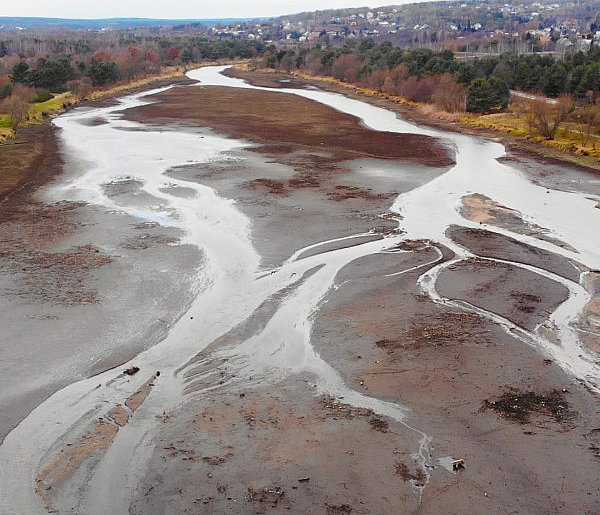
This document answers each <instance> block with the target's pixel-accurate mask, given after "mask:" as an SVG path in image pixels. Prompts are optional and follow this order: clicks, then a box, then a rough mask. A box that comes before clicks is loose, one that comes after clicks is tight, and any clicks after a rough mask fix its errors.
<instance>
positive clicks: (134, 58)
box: [0, 34, 265, 141]
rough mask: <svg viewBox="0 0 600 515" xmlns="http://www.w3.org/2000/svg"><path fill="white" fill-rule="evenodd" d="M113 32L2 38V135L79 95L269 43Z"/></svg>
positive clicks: (168, 74) (244, 54)
mask: <svg viewBox="0 0 600 515" xmlns="http://www.w3.org/2000/svg"><path fill="white" fill-rule="evenodd" d="M71 36H72V34H71ZM114 36H115V35H111V36H110V38H109V36H106V37H100V36H99V35H91V36H88V37H87V38H81V39H69V38H64V39H58V38H52V37H49V36H46V37H45V38H44V37H41V38H40V39H35V38H32V39H26V38H25V39H20V40H18V39H17V38H12V39H10V38H9V39H8V40H6V41H3V45H2V55H0V141H4V140H6V139H8V138H11V137H13V136H14V134H15V133H16V131H17V130H18V128H19V127H22V126H24V125H27V124H31V123H36V122H38V121H39V120H41V119H43V117H45V116H50V115H52V114H55V113H56V112H59V111H60V110H62V109H64V108H65V107H67V106H69V105H72V104H73V103H75V102H77V101H78V100H81V99H85V98H91V99H96V98H100V97H102V96H106V95H108V94H112V93H116V92H119V91H124V90H126V89H128V88H131V87H140V86H144V85H146V84H149V83H151V82H154V81H156V80H163V79H170V78H175V77H177V76H181V75H182V74H183V73H184V72H185V69H186V68H187V67H190V66H195V65H197V64H198V63H202V62H214V61H216V60H231V59H240V58H242V59H243V58H250V57H256V56H258V55H261V54H262V52H263V51H264V49H265V45H264V43H262V42H249V41H209V40H207V39H203V38H192V37H185V38H175V39H169V38H166V37H148V38H140V37H136V36H130V37H126V36H127V35H126V34H120V37H119V38H118V39H111V38H114ZM107 38H108V39H107Z"/></svg>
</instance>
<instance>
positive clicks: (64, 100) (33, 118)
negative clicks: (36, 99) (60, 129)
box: [29, 92, 74, 123]
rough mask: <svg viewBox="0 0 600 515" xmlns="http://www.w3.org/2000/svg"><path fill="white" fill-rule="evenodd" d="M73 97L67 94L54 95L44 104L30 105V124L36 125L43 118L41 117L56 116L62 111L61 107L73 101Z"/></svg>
mask: <svg viewBox="0 0 600 515" xmlns="http://www.w3.org/2000/svg"><path fill="white" fill-rule="evenodd" d="M73 100H74V99H73V95H72V94H71V93H69V92H67V93H61V94H60V95H56V96H55V97H54V98H52V99H50V100H46V102H40V103H39V104H32V105H31V107H30V108H29V118H30V123H36V122H38V121H40V120H41V119H42V118H43V115H44V114H46V115H51V114H58V113H60V112H61V111H62V110H63V105H64V104H68V103H71V102H72V101H73Z"/></svg>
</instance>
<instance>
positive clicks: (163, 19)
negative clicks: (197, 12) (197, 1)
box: [0, 14, 286, 21]
mask: <svg viewBox="0 0 600 515" xmlns="http://www.w3.org/2000/svg"><path fill="white" fill-rule="evenodd" d="M282 16H286V15H285V14H284V15H282ZM277 17H278V16H231V17H226V18H146V17H139V16H115V17H111V18H68V17H64V16H2V15H0V20H72V21H113V20H140V21H219V20H267V19H269V18H277Z"/></svg>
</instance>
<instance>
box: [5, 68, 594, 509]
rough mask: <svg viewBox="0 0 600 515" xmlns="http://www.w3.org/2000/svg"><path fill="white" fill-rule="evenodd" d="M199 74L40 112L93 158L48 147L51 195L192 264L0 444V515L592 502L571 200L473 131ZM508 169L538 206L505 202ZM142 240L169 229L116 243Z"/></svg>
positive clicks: (579, 242)
mask: <svg viewBox="0 0 600 515" xmlns="http://www.w3.org/2000/svg"><path fill="white" fill-rule="evenodd" d="M194 73H196V72H194ZM197 78H199V79H201V80H202V81H203V82H204V83H205V84H211V83H214V84H220V85H221V86H220V87H212V86H200V87H198V86H192V87H189V88H177V89H174V90H170V91H167V92H164V93H160V94H158V95H154V96H153V97H152V98H153V101H157V102H158V103H155V104H150V105H145V106H143V105H140V104H142V103H143V99H130V100H127V101H126V104H125V105H126V106H128V107H130V109H128V110H127V111H125V115H126V117H125V118H126V119H122V118H120V115H119V113H118V108H106V109H104V110H103V109H99V110H92V111H90V112H81V113H74V114H73V116H72V118H71V119H69V118H66V119H63V120H62V122H59V123H61V124H62V126H63V127H64V131H65V138H66V139H65V143H66V144H67V145H68V146H69V148H70V149H71V152H73V151H74V150H78V151H79V152H81V153H82V154H84V155H85V156H86V158H87V159H91V158H93V157H94V156H95V157H96V158H97V167H96V168H95V169H94V168H92V169H85V168H81V163H78V162H77V161H76V160H71V161H69V162H70V166H71V167H72V169H71V172H72V176H71V180H72V182H71V183H66V184H62V185H61V184H58V185H57V186H58V187H57V188H56V190H55V191H54V194H55V195H57V194H59V195H64V196H65V197H67V198H85V199H88V201H89V202H90V203H92V204H94V205H96V206H98V208H103V209H105V210H106V211H105V216H106V217H108V219H111V217H113V216H117V212H118V211H117V210H120V211H121V214H122V213H123V212H124V213H126V214H127V216H129V217H132V218H133V217H136V216H137V217H139V218H140V219H139V220H138V223H141V224H149V223H151V224H155V225H156V226H158V227H159V228H163V229H166V227H165V226H171V225H172V226H174V227H170V228H169V231H170V232H173V231H175V234H176V235H177V236H178V237H179V238H181V239H182V241H183V242H185V244H186V245H188V246H190V247H193V248H196V249H197V250H198V251H199V252H201V253H202V256H203V261H202V267H199V268H198V269H197V275H196V277H195V279H194V280H195V282H196V288H197V290H196V291H197V292H198V294H197V296H196V297H195V299H194V300H193V301H192V302H191V304H189V305H188V306H187V307H186V309H187V312H186V313H185V315H183V316H182V317H181V318H180V319H179V320H178V322H177V323H175V324H174V325H173V326H172V327H170V330H169V331H168V334H167V335H166V337H165V338H164V339H163V340H162V341H160V342H159V343H157V344H156V345H155V346H154V347H152V348H151V349H149V350H147V351H146V352H142V353H141V354H139V355H138V356H137V357H136V358H135V359H134V360H133V361H131V362H129V363H127V364H125V365H123V366H122V367H119V368H118V369H116V370H114V371H107V372H104V373H102V374H101V375H99V376H97V377H94V378H92V379H90V380H86V381H81V382H79V383H74V384H72V385H71V386H70V387H68V388H65V389H63V390H61V391H59V392H58V393H57V394H55V395H54V396H53V397H51V398H50V399H49V400H48V401H46V402H45V403H43V404H42V405H41V406H40V407H39V408H38V409H37V410H35V411H34V412H33V413H32V414H31V415H30V416H29V417H27V418H26V419H25V420H24V421H23V423H22V424H21V425H20V426H19V427H18V428H17V429H16V430H15V431H13V432H12V433H11V434H10V435H9V436H8V437H7V439H6V441H5V443H4V445H2V446H0V458H1V459H2V463H3V464H2V465H1V466H0V467H1V468H0V479H1V480H2V481H1V482H3V483H4V484H6V485H9V486H10V488H9V489H7V488H4V487H0V513H2V509H6V506H7V505H8V504H7V503H11V502H12V503H13V504H12V506H19V507H20V508H21V511H22V512H27V513H30V512H31V513H37V512H39V513H43V512H44V507H43V506H44V505H45V506H46V508H50V509H55V510H57V511H58V512H60V513H78V512H81V513H83V512H89V513H100V512H107V511H110V512H112V513H125V512H130V513H135V514H138V513H139V514H144V515H148V514H157V515H158V514H160V513H165V512H170V513H186V512H191V513H215V512H216V513H236V514H238V513H266V512H271V513H284V512H285V513H290V512H292V513H326V514H327V515H333V514H349V513H390V514H392V513H404V512H413V511H416V510H419V512H420V513H441V512H445V513H447V512H462V511H466V510H470V511H474V512H477V513H484V512H485V513H489V512H494V513H500V512H502V513H504V512H527V513H544V512H558V513H560V512H565V511H572V512H577V513H593V510H594V509H595V507H596V506H598V504H599V503H600V497H599V495H600V493H599V492H598V489H597V488H596V487H597V477H598V475H599V474H600V459H598V453H599V452H600V451H599V449H600V431H599V430H598V428H600V419H599V418H598V411H597V405H598V397H597V393H594V390H593V388H594V385H595V383H594V381H595V379H596V378H595V377H593V374H594V373H595V371H596V370H597V369H596V368H594V367H595V364H594V358H593V355H592V354H590V353H589V352H588V351H587V350H586V349H585V347H583V346H581V343H580V342H579V339H578V338H573V336H574V331H575V330H576V329H579V328H580V327H583V326H577V325H576V323H577V322H578V321H577V320H576V319H575V318H573V317H572V315H573V314H576V313H577V312H578V310H580V309H583V306H584V304H585V303H586V301H588V300H590V298H591V297H592V295H594V294H595V293H594V292H597V285H596V283H597V281H596V279H595V275H594V274H591V273H588V269H589V268H590V266H589V264H593V263H594V262H595V260H597V259H600V256H597V255H595V254H594V252H593V251H590V250H589V248H591V247H593V246H586V244H585V243H586V242H585V241H584V238H583V237H582V235H583V234H584V230H583V229H585V227H583V228H582V227H578V228H577V230H574V231H568V230H567V229H565V226H564V225H561V224H560V223H559V221H557V220H555V219H554V218H553V217H552V216H551V213H550V212H549V210H548V209H546V208H545V205H544V201H546V200H547V199H551V200H552V201H554V202H556V203H557V205H569V206H574V207H572V208H571V209H572V210H573V211H574V210H575V209H579V211H578V212H574V216H578V217H579V218H578V219H582V218H583V216H584V214H586V213H587V211H586V209H587V208H588V202H587V201H586V200H585V194H584V195H580V196H577V195H575V196H574V197H570V196H569V195H568V194H565V193H564V192H560V191H554V190H552V191H551V192H550V191H549V193H546V190H545V188H539V187H537V186H535V187H534V186H533V185H530V184H529V183H528V181H527V179H526V178H525V177H523V176H520V175H517V174H516V173H515V172H514V170H512V169H510V168H508V167H503V166H501V165H498V163H497V162H496V156H500V155H501V152H499V149H498V146H497V145H496V146H495V144H492V143H487V142H482V141H475V140H472V139H471V138H464V137H452V138H454V139H452V138H450V137H447V135H444V134H439V133H435V132H434V131H430V130H423V131H421V130H420V129H419V128H418V127H414V126H410V125H408V124H406V123H405V122H402V121H400V120H396V119H395V117H393V116H392V117H387V114H388V113H386V112H382V111H378V110H375V111H372V110H370V108H369V107H370V106H366V105H365V104H361V103H357V102H356V103H355V102H351V101H349V102H347V101H345V100H344V99H343V98H342V97H339V96H333V95H331V96H330V95H327V94H321V93H322V92H321V93H319V94H317V93H315V92H310V94H314V95H316V97H317V98H318V99H320V102H321V103H315V102H314V101H313V100H310V99H304V98H300V97H298V96H296V95H293V94H286V93H273V92H265V91H258V90H257V91H253V90H248V89H247V88H246V89H240V88H234V87H227V88H223V87H222V84H223V82H225V83H226V84H227V85H228V86H236V85H237V86H240V84H239V83H236V82H231V83H228V82H227V79H225V78H222V77H220V76H219V75H217V74H216V73H215V70H204V71H200V72H198V77H197ZM186 102H189V106H188V108H186ZM327 102H331V104H332V105H335V106H336V107H337V109H340V110H345V111H346V113H347V114H342V113H341V112H339V111H335V110H333V109H332V108H330V107H327V106H325V105H324V104H325V103H327ZM290 106H291V107H290ZM290 109H291V110H290ZM351 112H352V113H356V115H357V116H359V117H361V118H362V122H361V121H360V118H355V117H353V116H350V115H349V113H351ZM242 115H243V116H242ZM302 120H304V122H305V123H304V124H303V123H302ZM92 121H93V123H92ZM100 122H102V123H100ZM309 122H310V123H309ZM364 125H370V126H371V127H373V125H375V126H377V128H378V129H382V130H384V132H383V133H379V132H377V130H374V129H373V128H371V129H368V128H365V126H364ZM261 127H264V130H261ZM207 129H208V130H207ZM336 131H339V132H336ZM410 131H414V132H423V133H424V134H422V135H417V134H414V135H413V134H409V135H407V134H405V133H406V132H410ZM217 134H220V135H227V136H233V137H236V138H239V139H240V140H243V141H231V140H224V139H223V138H221V137H220V136H218V135H217ZM342 134H343V135H344V137H345V138H346V139H342V138H339V137H337V136H339V135H342ZM296 136H297V137H296ZM324 136H327V137H329V139H327V140H325V141H322V138H323V137H324ZM365 138H366V139H365ZM100 141H101V142H102V143H103V144H104V145H107V144H108V146H109V147H110V148H111V151H110V152H109V153H108V154H105V153H98V148H100V146H99V145H98V143H99V142H100ZM345 141H347V142H348V144H347V145H346V144H345ZM245 142H250V143H252V144H254V145H256V144H258V146H251V147H248V144H247V143H245ZM322 142H323V143H325V145H321V143H322ZM378 142H379V143H380V145H379V144H378ZM414 144H417V145H418V148H415V147H414ZM423 145H427V148H426V149H423V148H422V147H423ZM451 147H454V148H456V150H457V154H456V159H454V157H453V156H452V154H449V153H448V150H447V149H448V148H451ZM68 155H69V154H68ZM70 157H71V158H73V155H70ZM455 160H456V162H457V165H456V166H455V167H452V163H453V162H454V161H455ZM482 162H485V166H484V168H485V170H486V171H487V173H488V176H484V179H482V177H481V174H480V175H477V174H475V173H474V171H475V168H476V169H477V170H480V168H478V166H479V165H480V164H481V163H482ZM426 165H431V166H426ZM496 178H497V179H498V182H495V179H496ZM503 182H505V183H506V184H507V186H506V187H505V188H504V187H503V185H502V184H503ZM515 185H516V186H515ZM519 188H520V189H521V190H524V191H525V192H526V194H527V195H528V196H529V198H528V200H529V203H530V204H531V208H532V209H535V210H537V211H536V213H537V214H538V217H537V218H536V217H533V219H532V217H531V216H526V215H527V213H526V208H528V207H529V206H528V205H527V204H526V203H525V202H524V201H523V200H522V199H521V197H520V196H519V195H517V194H515V195H514V199H513V200H514V202H511V201H510V200H511V197H510V194H511V189H512V190H514V191H515V192H516V191H517V190H518V189H519ZM584 188H585V186H584ZM214 192H216V193H217V195H215V194H214ZM472 194H481V195H483V196H485V198H489V199H490V201H489V202H487V203H486V204H485V206H483V207H485V213H484V214H485V217H486V218H485V220H486V221H485V223H481V224H480V223H479V221H473V220H475V219H477V220H479V218H480V217H479V215H480V213H477V212H473V211H472V210H473V209H476V208H477V207H478V206H475V207H473V206H471V205H468V206H467V207H469V208H470V209H471V211H469V212H468V216H469V217H471V218H472V220H471V219H469V218H466V217H465V214H464V213H467V210H466V209H464V206H465V205H467V204H466V202H467V201H465V200H464V199H465V198H468V195H472ZM590 195H591V193H590ZM523 196H526V195H523ZM542 199H543V200H542ZM232 201H233V202H235V203H233V202H232ZM390 208H392V209H393V211H392V212H390V211H389V209H390ZM461 209H462V211H461ZM507 210H510V211H507ZM507 212H510V214H511V216H510V217H508V218H507V217H506V216H505V214H506V213H507ZM521 215H522V216H521ZM96 220H97V225H96V226H95V227H97V228H98V227H102V224H103V223H107V219H106V218H104V217H99V218H97V219H96ZM150 220H152V221H151V222H150ZM161 224H162V225H161ZM532 224H537V225H535V226H534V225H532ZM155 225H152V226H153V227H154V228H156V227H155ZM532 227H533V228H534V229H532ZM404 230H406V231H408V234H404V233H403V232H402V231H404ZM590 237H592V236H590ZM150 240H151V242H152V246H157V247H158V248H163V247H164V248H165V249H166V248H171V247H170V245H173V243H176V240H174V239H173V236H169V235H162V236H161V237H160V238H158V239H152V238H142V239H140V238H137V239H136V240H135V241H132V240H131V239H125V241H124V244H123V245H122V246H121V247H120V248H125V249H128V250H129V251H135V253H141V254H143V252H144V251H145V250H147V249H146V248H145V244H146V243H148V242H149V241H150ZM127 242H129V243H127ZM561 245H564V246H561ZM579 250H581V252H580V253H579V256H580V257H581V260H582V261H583V263H581V262H579V261H578V260H577V259H576V256H577V254H578V251H579ZM134 255H137V254H134ZM155 258H156V259H157V260H158V261H157V263H158V265H157V268H158V267H160V263H161V261H160V260H161V259H163V260H166V261H165V262H167V261H168V259H169V255H168V254H163V255H160V254H159V255H157V256H155ZM115 259H117V260H118V259H119V257H118V256H116V257H115ZM585 262H587V263H588V266H586V264H585ZM170 273H172V272H170ZM582 274H583V275H582ZM105 277H111V275H110V269H108V272H107V274H106V275H105ZM83 280H84V282H85V278H84V279H83ZM182 280H185V278H182ZM188 280H190V279H188ZM580 281H581V282H582V284H584V285H585V286H586V287H587V288H588V289H587V290H585V289H584V287H583V286H582V285H580V284H579V283H580ZM565 299H567V300H566V301H565ZM103 302H104V299H103V297H102V295H100V296H99V298H98V306H102V305H103ZM590 302H591V301H590ZM570 303H573V304H570ZM588 305H589V303H588ZM564 306H566V308H568V309H563V307H564ZM570 306H572V307H570ZM592 308H593V305H592ZM561 309H563V311H561ZM589 311H590V313H593V311H592V310H589ZM592 323H593V318H590V321H589V324H592ZM591 333H593V330H592V331H591ZM24 336H25V335H24ZM591 337H593V334H591ZM578 354H580V355H581V356H585V359H583V358H581V357H578ZM588 358H589V361H586V360H588ZM132 366H135V368H134V369H131V374H132V375H129V374H125V373H124V372H123V371H124V370H125V369H129V368H130V367H132ZM137 368H139V370H137ZM509 398H510V399H514V403H515V405H516V406H518V409H517V408H514V409H513V411H512V412H511V409H506V404H507V399H509ZM531 399H534V400H536V399H542V400H543V399H552V402H553V408H551V409H550V408H546V407H544V406H540V405H538V404H539V403H537V404H536V402H537V401H536V402H530V400H531ZM65 406H66V407H67V408H65ZM59 408H60V409H59ZM516 411H518V412H519V413H525V414H526V415H523V416H522V417H521V418H520V419H516V418H515V417H514V416H513V412H516ZM556 413H560V417H557V416H554V415H555V414H556ZM42 428H43V430H42ZM34 435H35V437H34ZM458 458H463V459H465V460H466V463H465V467H464V468H461V469H460V470H458V471H456V470H455V471H453V470H452V466H451V462H452V460H453V459H458ZM557 463H559V464H560V466H557ZM565 470H566V471H568V473H565ZM15 492H20V493H19V494H15ZM36 510H37V511H36Z"/></svg>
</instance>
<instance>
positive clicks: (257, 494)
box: [246, 486, 285, 506]
mask: <svg viewBox="0 0 600 515" xmlns="http://www.w3.org/2000/svg"><path fill="white" fill-rule="evenodd" d="M284 495H285V492H284V491H283V490H282V489H281V488H280V487H278V486H275V487H270V488H269V487H264V488H259V489H254V488H250V487H249V488H248V493H247V494H246V499H247V500H248V502H261V503H263V502H264V503H269V504H272V505H273V506H275V505H277V503H278V502H279V501H280V500H281V498H282V497H283V496H284Z"/></svg>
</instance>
